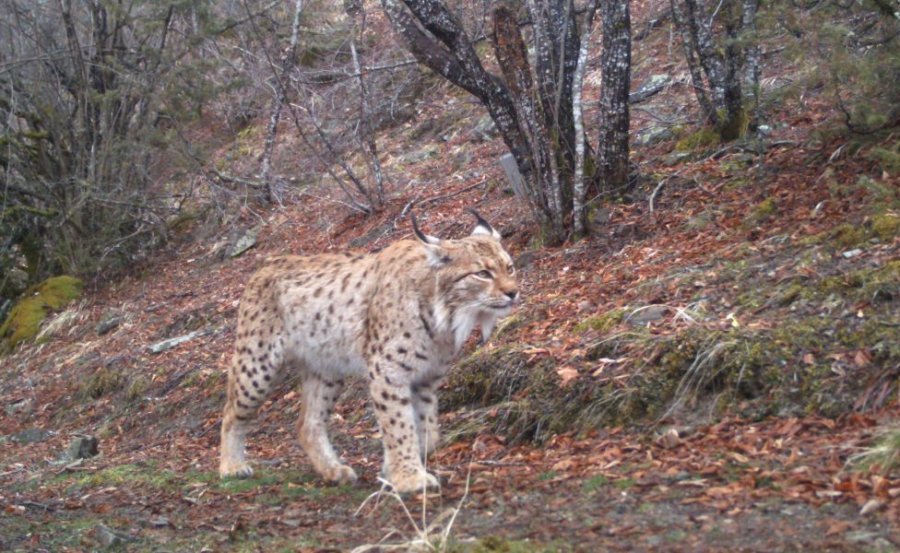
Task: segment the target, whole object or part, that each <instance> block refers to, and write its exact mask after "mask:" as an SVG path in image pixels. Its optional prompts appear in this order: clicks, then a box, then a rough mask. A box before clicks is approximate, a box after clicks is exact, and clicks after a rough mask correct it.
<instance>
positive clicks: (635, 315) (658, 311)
mask: <svg viewBox="0 0 900 553" xmlns="http://www.w3.org/2000/svg"><path fill="white" fill-rule="evenodd" d="M668 311H669V308H668V307H667V306H665V305H648V306H646V307H642V308H640V309H637V310H635V311H633V312H632V313H631V314H630V315H629V316H627V317H626V318H625V320H626V321H627V322H629V323H631V324H632V325H634V326H644V325H646V324H647V323H652V322H654V321H658V320H660V319H662V318H663V317H665V316H666V313H667V312H668Z"/></svg>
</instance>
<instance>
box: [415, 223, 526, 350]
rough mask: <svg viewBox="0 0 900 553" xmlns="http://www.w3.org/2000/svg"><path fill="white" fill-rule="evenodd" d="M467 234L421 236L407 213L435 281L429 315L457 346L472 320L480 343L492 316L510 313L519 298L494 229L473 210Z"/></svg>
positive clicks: (511, 268)
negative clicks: (447, 237)
mask: <svg viewBox="0 0 900 553" xmlns="http://www.w3.org/2000/svg"><path fill="white" fill-rule="evenodd" d="M471 211H472V214H473V215H474V216H475V218H476V225H475V228H474V230H473V231H472V234H470V235H469V236H467V237H465V238H461V239H459V240H442V239H440V238H436V237H434V236H429V235H427V234H424V233H423V232H422V231H421V230H420V229H419V226H418V225H417V224H416V219H415V216H413V218H412V220H413V229H414V230H415V233H416V237H418V239H419V241H420V242H421V243H422V245H423V246H424V248H425V254H426V259H427V260H428V264H429V265H430V266H431V268H432V270H433V272H434V274H435V278H436V281H437V297H436V298H435V305H434V306H433V307H434V313H435V318H436V319H437V324H438V328H439V329H441V330H445V331H450V332H452V333H453V336H454V341H455V345H456V348H457V349H458V348H459V347H461V346H462V344H463V342H465V340H466V338H467V337H468V336H469V334H470V333H471V332H472V329H473V328H474V327H475V325H476V324H479V325H480V326H481V339H482V341H486V340H487V338H488V336H490V334H491V331H492V330H493V329H494V325H495V324H496V322H497V320H498V319H500V318H502V317H505V316H506V315H508V314H509V313H510V311H512V308H513V305H514V304H515V303H516V302H517V300H518V298H519V290H518V285H517V283H516V269H515V267H514V266H513V262H512V258H511V257H510V256H509V254H508V253H507V252H506V250H505V249H503V246H502V245H501V244H500V233H499V232H497V231H496V230H494V228H493V227H491V225H490V223H488V222H487V221H485V220H484V218H483V217H481V215H479V214H478V213H477V212H475V211H474V210H471Z"/></svg>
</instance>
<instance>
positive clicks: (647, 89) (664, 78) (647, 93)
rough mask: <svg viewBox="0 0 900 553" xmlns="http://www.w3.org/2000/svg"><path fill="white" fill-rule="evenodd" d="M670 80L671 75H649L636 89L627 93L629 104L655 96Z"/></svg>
mask: <svg viewBox="0 0 900 553" xmlns="http://www.w3.org/2000/svg"><path fill="white" fill-rule="evenodd" d="M670 82H672V77H670V76H668V75H663V74H655V75H650V76H649V77H648V78H647V80H646V81H644V82H643V83H641V86H639V87H638V89H637V90H635V91H634V92H632V93H631V94H629V95H628V103H629V104H639V103H641V102H643V101H645V100H648V99H649V98H650V97H651V96H655V95H656V94H658V93H659V92H661V91H662V90H663V89H664V88H666V87H667V86H668V85H669V83H670Z"/></svg>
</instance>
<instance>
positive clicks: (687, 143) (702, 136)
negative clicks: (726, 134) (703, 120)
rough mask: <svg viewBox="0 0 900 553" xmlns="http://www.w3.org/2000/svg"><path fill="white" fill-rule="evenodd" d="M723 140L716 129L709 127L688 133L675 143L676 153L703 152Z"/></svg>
mask: <svg viewBox="0 0 900 553" xmlns="http://www.w3.org/2000/svg"><path fill="white" fill-rule="evenodd" d="M721 140H722V138H721V136H719V133H718V132H716V131H715V129H711V128H709V127H703V128H700V129H698V130H696V131H694V132H691V133H688V134H686V135H685V136H683V137H682V138H680V139H679V140H678V142H676V143H675V151H677V152H691V151H694V150H703V149H706V148H710V147H712V146H714V145H716V144H718V143H719V142H721Z"/></svg>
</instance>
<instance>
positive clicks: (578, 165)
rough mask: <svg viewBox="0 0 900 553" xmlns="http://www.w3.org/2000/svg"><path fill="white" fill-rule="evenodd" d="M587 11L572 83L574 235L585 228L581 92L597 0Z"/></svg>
mask: <svg viewBox="0 0 900 553" xmlns="http://www.w3.org/2000/svg"><path fill="white" fill-rule="evenodd" d="M586 9H587V13H586V14H585V16H584V25H583V26H582V30H581V45H580V47H579V51H578V64H577V65H576V66H575V76H574V78H573V83H572V116H573V120H574V126H575V178H574V183H573V186H574V190H573V191H572V219H573V220H572V229H573V230H574V232H575V236H576V237H577V236H584V234H585V229H586V228H587V227H586V226H585V217H586V215H587V213H585V209H584V201H585V191H586V190H587V187H586V186H585V184H586V183H585V182H584V181H585V179H584V158H585V153H584V146H585V137H584V110H583V109H582V104H581V93H582V91H583V89H584V69H585V67H586V66H587V54H588V44H589V43H590V39H591V27H592V26H593V22H594V13H595V12H596V10H597V0H591V1H590V3H589V4H588V6H587V8H586Z"/></svg>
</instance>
